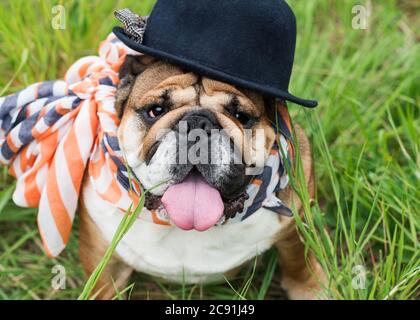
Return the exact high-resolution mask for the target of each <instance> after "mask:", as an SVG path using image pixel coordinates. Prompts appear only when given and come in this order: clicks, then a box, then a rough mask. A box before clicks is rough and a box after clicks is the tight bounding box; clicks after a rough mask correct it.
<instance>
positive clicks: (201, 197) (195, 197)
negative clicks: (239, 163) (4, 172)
mask: <svg viewBox="0 0 420 320" xmlns="http://www.w3.org/2000/svg"><path fill="white" fill-rule="evenodd" d="M248 198H249V196H248V194H247V193H246V191H244V192H243V193H241V194H240V195H239V196H237V197H236V198H234V199H224V198H223V197H222V195H221V193H220V192H219V190H218V189H216V188H215V187H214V186H212V185H210V184H209V183H208V182H207V181H206V179H205V178H204V177H203V175H202V174H201V173H200V172H199V171H198V170H197V169H195V168H194V169H193V170H191V171H190V172H189V173H188V174H187V176H186V177H185V178H184V179H183V180H182V181H181V182H179V183H175V184H173V185H171V186H170V187H169V188H168V189H167V190H166V191H165V193H164V194H163V196H156V195H153V194H151V193H148V194H147V196H146V199H145V200H146V201H145V207H146V208H147V209H149V210H156V209H157V208H159V207H160V206H161V205H163V207H164V208H165V210H166V211H167V213H168V215H169V217H170V219H171V221H172V222H173V223H174V224H175V225H176V226H177V227H179V228H180V229H183V230H193V229H194V230H197V231H205V230H208V229H210V228H211V227H213V226H214V225H216V224H217V223H218V222H219V221H220V220H221V219H222V217H223V216H225V218H226V220H227V219H229V218H233V217H234V216H235V215H236V213H238V212H241V211H243V209H244V203H245V201H246V200H247V199H248Z"/></svg>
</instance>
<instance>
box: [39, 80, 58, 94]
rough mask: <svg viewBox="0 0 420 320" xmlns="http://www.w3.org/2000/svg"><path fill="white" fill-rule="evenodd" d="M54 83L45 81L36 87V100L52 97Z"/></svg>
mask: <svg viewBox="0 0 420 320" xmlns="http://www.w3.org/2000/svg"><path fill="white" fill-rule="evenodd" d="M55 83H56V81H46V82H43V83H41V84H40V86H39V87H38V98H46V97H49V96H52V95H53V93H54V92H53V89H54V84H55Z"/></svg>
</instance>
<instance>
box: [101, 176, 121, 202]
mask: <svg viewBox="0 0 420 320" xmlns="http://www.w3.org/2000/svg"><path fill="white" fill-rule="evenodd" d="M102 196H103V198H105V199H106V200H107V201H109V202H111V203H117V202H118V201H119V200H120V198H121V190H120V188H119V187H118V184H117V182H116V181H115V179H112V180H111V183H110V184H109V186H108V189H107V190H106V191H105V193H103V194H102Z"/></svg>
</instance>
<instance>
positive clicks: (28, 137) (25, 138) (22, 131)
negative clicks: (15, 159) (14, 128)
mask: <svg viewBox="0 0 420 320" xmlns="http://www.w3.org/2000/svg"><path fill="white" fill-rule="evenodd" d="M38 116H39V111H38V112H37V113H34V114H33V115H31V116H30V117H29V118H28V119H26V120H25V121H22V125H21V127H20V128H19V139H20V141H21V142H22V145H26V144H28V143H30V142H32V141H33V140H34V137H33V136H32V128H33V127H34V126H35V124H36V121H37V119H38Z"/></svg>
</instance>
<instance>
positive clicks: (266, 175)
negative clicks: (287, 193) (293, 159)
mask: <svg viewBox="0 0 420 320" xmlns="http://www.w3.org/2000/svg"><path fill="white" fill-rule="evenodd" d="M272 171H273V169H272V168H271V167H268V166H265V167H264V171H263V173H262V174H261V175H259V176H258V177H257V178H258V179H261V180H262V184H261V186H260V189H259V190H258V193H257V195H256V196H255V199H254V201H253V203H252V205H251V206H250V207H249V208H248V210H247V211H246V213H245V215H244V217H243V218H242V220H245V219H246V218H248V217H249V216H250V215H252V214H253V213H254V212H255V211H257V210H258V209H259V208H261V206H262V203H263V201H264V200H265V198H266V197H267V189H268V185H269V184H270V180H271V173H272Z"/></svg>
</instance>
